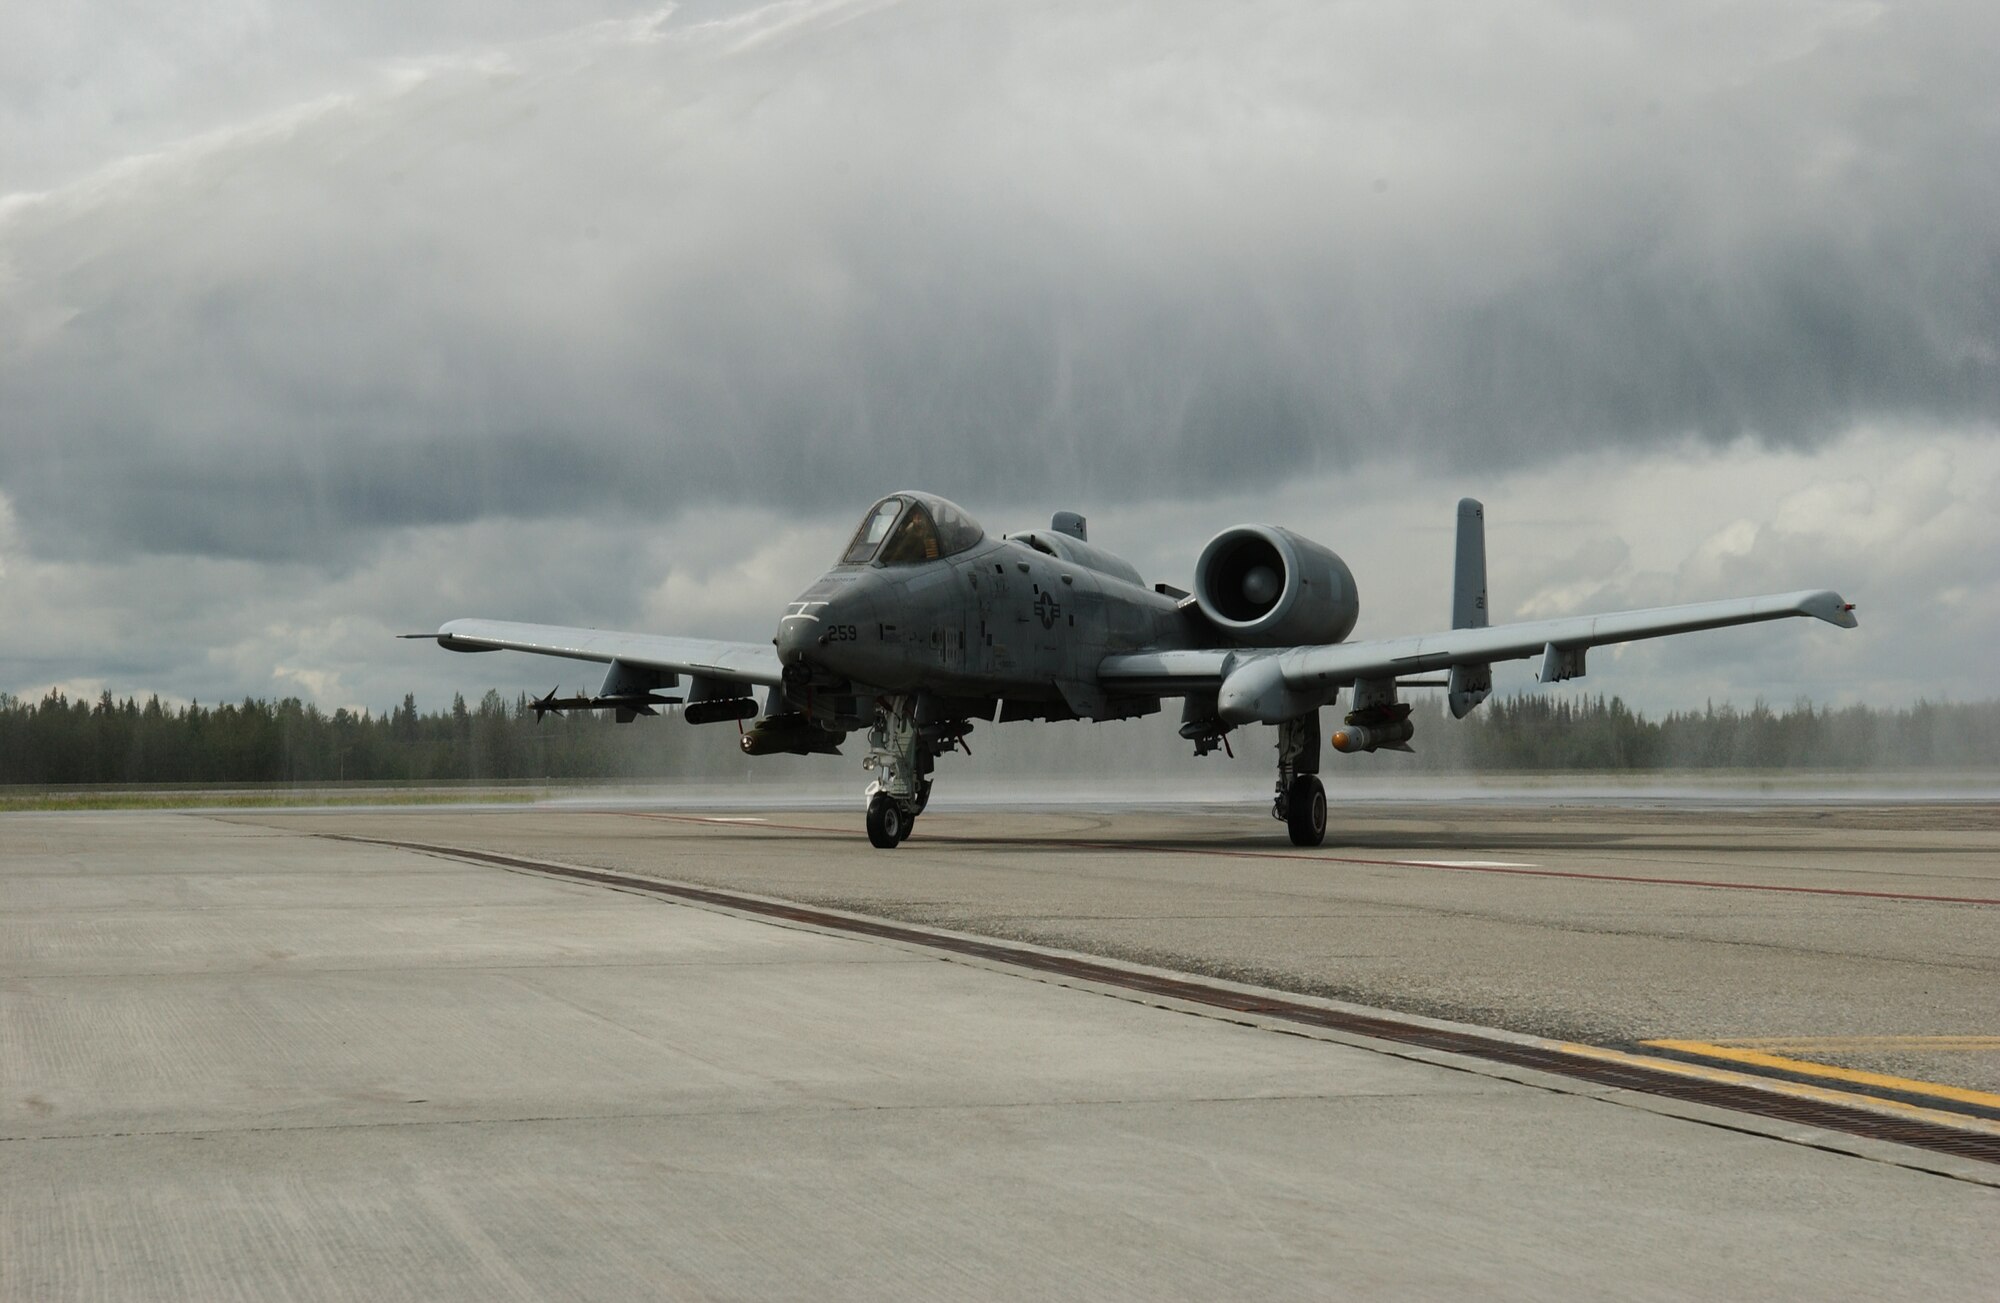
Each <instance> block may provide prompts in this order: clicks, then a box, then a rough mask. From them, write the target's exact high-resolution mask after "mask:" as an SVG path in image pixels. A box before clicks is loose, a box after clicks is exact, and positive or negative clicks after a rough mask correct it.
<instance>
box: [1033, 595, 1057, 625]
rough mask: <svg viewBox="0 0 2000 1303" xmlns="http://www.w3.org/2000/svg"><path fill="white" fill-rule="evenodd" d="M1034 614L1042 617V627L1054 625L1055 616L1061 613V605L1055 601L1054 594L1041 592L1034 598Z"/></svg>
mask: <svg viewBox="0 0 2000 1303" xmlns="http://www.w3.org/2000/svg"><path fill="white" fill-rule="evenodd" d="M1035 614H1036V615H1039V616H1041V617H1042V627H1043V628H1044V629H1053V628H1055V627H1056V617H1057V616H1059V615H1061V614H1062V607H1061V606H1060V605H1059V604H1058V603H1057V602H1056V599H1055V594H1053V593H1043V594H1042V595H1041V596H1040V597H1037V598H1036V599H1035Z"/></svg>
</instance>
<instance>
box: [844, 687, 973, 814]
mask: <svg viewBox="0 0 2000 1303" xmlns="http://www.w3.org/2000/svg"><path fill="white" fill-rule="evenodd" d="M918 713H919V712H918V710H917V699H916V698H915V697H912V696H896V697H886V698H883V699H882V700H881V704H880V706H879V707H878V708H877V709H876V711H875V726H874V727H873V728H871V729H869V730H868V756H867V758H866V759H864V760H863V761H862V762H861V766H862V768H864V769H867V770H870V771H872V772H873V773H875V774H876V775H878V777H877V778H876V779H875V781H874V782H872V783H870V784H868V840H869V842H870V843H872V844H873V845H875V846H876V847H878V848H880V849H882V850H890V849H892V848H894V847H896V846H898V845H901V844H902V843H903V842H904V841H906V840H908V838H909V836H910V826H911V825H912V824H914V823H915V822H916V819H917V816H918V815H920V814H922V813H923V812H924V808H925V807H926V806H928V805H929V804H930V803H931V771H932V770H934V769H935V768H936V767H937V758H938V755H939V753H940V752H944V751H950V750H953V749H956V748H963V747H964V746H965V734H966V732H967V731H968V730H969V729H970V727H971V725H969V724H968V723H966V722H965V721H963V720H948V721H944V722H942V723H925V722H920V721H919V719H918Z"/></svg>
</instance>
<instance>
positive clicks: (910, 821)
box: [896, 814, 917, 846]
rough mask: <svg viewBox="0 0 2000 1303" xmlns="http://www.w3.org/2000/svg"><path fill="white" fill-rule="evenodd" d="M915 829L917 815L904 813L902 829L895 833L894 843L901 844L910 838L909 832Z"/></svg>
mask: <svg viewBox="0 0 2000 1303" xmlns="http://www.w3.org/2000/svg"><path fill="white" fill-rule="evenodd" d="M916 830H917V816H916V815H914V814H906V815H904V816H903V831H902V832H900V833H898V834H897V835H896V845H898V846H901V845H902V844H903V843H904V842H906V841H908V840H910V834H911V833H913V832H915V831H916Z"/></svg>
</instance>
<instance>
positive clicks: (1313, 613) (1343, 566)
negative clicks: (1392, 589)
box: [1194, 525, 1361, 647]
mask: <svg viewBox="0 0 2000 1303" xmlns="http://www.w3.org/2000/svg"><path fill="white" fill-rule="evenodd" d="M1194 596H1195V601H1196V602H1197V603H1199V604H1200V606H1201V613H1202V614H1203V615H1206V616H1207V617H1208V618H1209V620H1210V621H1211V622H1212V623H1214V624H1215V625H1216V627H1217V628H1220V629H1222V630H1223V631H1224V632H1226V633H1228V634H1229V635H1230V636H1231V637H1232V638H1234V639H1235V640H1236V641H1238V642H1240V643H1243V644H1244V645H1246V646H1250V647H1291V646H1296V645H1298V644H1301V643H1328V642H1339V641H1340V640H1341V639H1343V638H1345V637H1346V636H1347V635H1348V634H1349V633H1351V632H1353V629H1354V621H1355V618H1356V617H1357V616H1359V615H1360V614H1361V603H1360V599H1359V598H1358V597H1357V596H1356V594H1355V591H1354V575H1353V573H1352V572H1350V571H1349V570H1348V568H1347V563H1346V562H1345V561H1342V560H1341V559H1340V558H1339V557H1338V556H1336V555H1334V553H1333V552H1332V551H1331V550H1330V549H1328V548H1324V547H1321V546H1320V545H1319V544H1317V543H1315V542H1313V541H1312V540H1311V539H1309V538H1301V537H1299V536H1298V535H1297V534H1294V533H1292V531H1290V530H1289V529H1280V528H1279V527H1278V526H1276V525H1238V526H1236V527H1235V528H1233V529H1225V530H1223V531H1222V532H1221V533H1220V534H1217V535H1216V536H1215V537H1214V538H1212V539H1210V540H1208V546H1207V547H1205V548H1203V549H1202V550H1201V559H1200V560H1198V561H1196V562H1195V565H1194Z"/></svg>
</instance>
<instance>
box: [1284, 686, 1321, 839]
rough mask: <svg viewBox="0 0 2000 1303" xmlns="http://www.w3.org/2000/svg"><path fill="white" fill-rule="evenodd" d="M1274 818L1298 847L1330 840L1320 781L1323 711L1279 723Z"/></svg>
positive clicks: (1311, 712)
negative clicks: (1320, 732)
mask: <svg viewBox="0 0 2000 1303" xmlns="http://www.w3.org/2000/svg"><path fill="white" fill-rule="evenodd" d="M1271 817H1272V818H1274V819H1276V820H1278V821H1279V822H1280V823H1282V824H1284V825H1285V831H1286V832H1288V833H1290V834H1291V836H1292V845H1294V846H1317V845H1319V844H1320V843H1321V842H1323V841H1325V840H1326V788H1325V787H1324V786H1323V785H1322V784H1321V783H1320V781H1319V712H1318V711H1317V710H1312V711H1308V712H1306V713H1305V714H1303V715H1301V716H1299V717H1298V718H1297V719H1288V720H1286V721H1285V722H1284V723H1282V724H1280V725H1278V792H1277V796H1276V797H1275V798H1274V799H1273V800H1272V802H1271Z"/></svg>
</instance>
